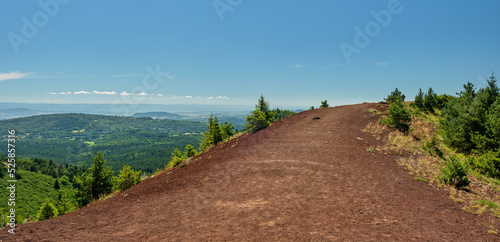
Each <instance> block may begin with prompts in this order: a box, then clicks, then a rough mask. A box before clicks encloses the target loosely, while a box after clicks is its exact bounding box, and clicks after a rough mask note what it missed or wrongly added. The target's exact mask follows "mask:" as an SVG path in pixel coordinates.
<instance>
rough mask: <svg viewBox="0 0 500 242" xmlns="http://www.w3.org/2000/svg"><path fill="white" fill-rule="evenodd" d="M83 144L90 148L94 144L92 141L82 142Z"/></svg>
mask: <svg viewBox="0 0 500 242" xmlns="http://www.w3.org/2000/svg"><path fill="white" fill-rule="evenodd" d="M84 143H85V144H88V145H90V146H94V145H95V142H94V141H84Z"/></svg>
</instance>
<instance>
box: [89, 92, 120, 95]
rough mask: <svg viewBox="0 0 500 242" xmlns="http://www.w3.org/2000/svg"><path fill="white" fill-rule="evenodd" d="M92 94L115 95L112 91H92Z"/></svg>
mask: <svg viewBox="0 0 500 242" xmlns="http://www.w3.org/2000/svg"><path fill="white" fill-rule="evenodd" d="M92 94H98V95H116V92H115V91H112V92H99V91H93V92H92Z"/></svg>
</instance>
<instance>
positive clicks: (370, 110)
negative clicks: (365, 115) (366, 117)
mask: <svg viewBox="0 0 500 242" xmlns="http://www.w3.org/2000/svg"><path fill="white" fill-rule="evenodd" d="M365 111H366V112H369V113H373V114H376V115H378V116H381V115H382V114H383V113H382V112H380V111H378V110H377V109H374V108H369V109H365Z"/></svg>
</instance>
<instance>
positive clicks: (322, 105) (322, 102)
mask: <svg viewBox="0 0 500 242" xmlns="http://www.w3.org/2000/svg"><path fill="white" fill-rule="evenodd" d="M329 106H330V105H328V102H327V100H325V101H321V106H319V108H327V107H329Z"/></svg>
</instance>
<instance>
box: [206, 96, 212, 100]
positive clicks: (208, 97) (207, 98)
mask: <svg viewBox="0 0 500 242" xmlns="http://www.w3.org/2000/svg"><path fill="white" fill-rule="evenodd" d="M206 99H208V100H210V99H214V97H207V98H206Z"/></svg>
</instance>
